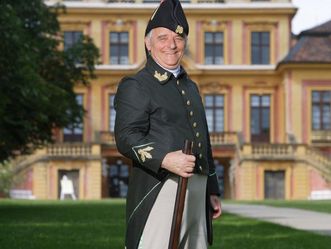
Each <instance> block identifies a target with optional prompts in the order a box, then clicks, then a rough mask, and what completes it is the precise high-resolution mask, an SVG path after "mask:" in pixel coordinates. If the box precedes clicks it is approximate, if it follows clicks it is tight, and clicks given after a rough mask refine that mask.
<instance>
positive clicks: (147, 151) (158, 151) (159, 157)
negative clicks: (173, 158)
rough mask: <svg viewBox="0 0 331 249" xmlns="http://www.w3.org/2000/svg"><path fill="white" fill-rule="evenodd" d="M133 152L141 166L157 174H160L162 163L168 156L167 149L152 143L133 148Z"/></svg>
mask: <svg viewBox="0 0 331 249" xmlns="http://www.w3.org/2000/svg"><path fill="white" fill-rule="evenodd" d="M132 150H133V152H134V155H135V158H136V160H137V161H138V162H139V164H140V165H142V166H144V167H145V168H147V169H149V170H152V171H153V172H155V173H159V172H160V167H161V164H162V161H163V159H164V157H165V155H166V154H167V150H165V148H163V147H161V146H158V145H157V144H156V143H154V142H150V143H146V144H141V145H136V146H133V147H132Z"/></svg>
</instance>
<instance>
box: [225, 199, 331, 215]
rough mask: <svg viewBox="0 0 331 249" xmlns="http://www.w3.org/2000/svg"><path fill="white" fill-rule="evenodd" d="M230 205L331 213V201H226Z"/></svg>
mask: <svg viewBox="0 0 331 249" xmlns="http://www.w3.org/2000/svg"><path fill="white" fill-rule="evenodd" d="M225 202H229V203H238V204H239V203H246V204H247V203H248V204H257V205H269V206H274V207H289V208H300V209H306V210H311V211H318V212H325V213H331V200H315V201H310V200H306V201H304V200H302V201H285V200H265V201H225Z"/></svg>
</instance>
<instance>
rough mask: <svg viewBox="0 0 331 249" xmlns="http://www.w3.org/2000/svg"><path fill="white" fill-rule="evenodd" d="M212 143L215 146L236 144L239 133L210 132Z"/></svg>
mask: <svg viewBox="0 0 331 249" xmlns="http://www.w3.org/2000/svg"><path fill="white" fill-rule="evenodd" d="M210 143H211V145H213V146H218V145H236V144H237V143H238V135H237V133H236V132H217V133H210Z"/></svg>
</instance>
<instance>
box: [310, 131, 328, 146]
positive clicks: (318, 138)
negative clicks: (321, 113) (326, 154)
mask: <svg viewBox="0 0 331 249" xmlns="http://www.w3.org/2000/svg"><path fill="white" fill-rule="evenodd" d="M311 141H312V142H313V143H331V130H323V131H312V134H311Z"/></svg>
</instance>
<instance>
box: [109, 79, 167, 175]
mask: <svg viewBox="0 0 331 249" xmlns="http://www.w3.org/2000/svg"><path fill="white" fill-rule="evenodd" d="M114 107H115V110H116V119H115V140H116V145H117V149H118V150H119V152H120V153H121V154H123V155H124V156H126V157H128V158H130V159H132V160H134V161H137V162H139V164H140V165H141V166H142V167H145V168H146V169H147V170H151V171H153V172H154V173H159V171H160V166H161V163H162V161H163V158H164V157H165V155H166V154H167V150H166V148H165V147H164V146H163V145H162V144H161V143H158V142H157V141H156V139H155V138H153V137H151V136H150V134H149V129H150V115H151V105H150V96H149V93H148V92H146V89H144V88H143V86H142V85H141V84H140V82H138V81H137V80H135V79H133V78H125V79H123V80H122V82H121V83H120V84H119V87H118V90H117V93H116V95H115V100H114Z"/></svg>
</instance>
